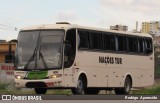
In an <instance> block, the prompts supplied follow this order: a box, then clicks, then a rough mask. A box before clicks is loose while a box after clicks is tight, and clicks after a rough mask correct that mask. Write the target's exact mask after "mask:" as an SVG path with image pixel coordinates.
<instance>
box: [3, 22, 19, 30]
mask: <svg viewBox="0 0 160 103" xmlns="http://www.w3.org/2000/svg"><path fill="white" fill-rule="evenodd" d="M0 29H3V30H14V31H18V28H17V27H13V26H8V25H4V24H0Z"/></svg>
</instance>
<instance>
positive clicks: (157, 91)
mask: <svg viewBox="0 0 160 103" xmlns="http://www.w3.org/2000/svg"><path fill="white" fill-rule="evenodd" d="M132 94H160V86H156V87H153V88H150V89H142V90H137V91H133V92H132Z"/></svg>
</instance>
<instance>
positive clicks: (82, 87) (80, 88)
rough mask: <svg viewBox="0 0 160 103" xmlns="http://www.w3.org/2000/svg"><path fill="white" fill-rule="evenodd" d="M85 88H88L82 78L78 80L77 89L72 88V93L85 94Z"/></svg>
mask: <svg viewBox="0 0 160 103" xmlns="http://www.w3.org/2000/svg"><path fill="white" fill-rule="evenodd" d="M85 88H86V83H85V80H84V79H83V78H82V77H80V78H79V79H78V83H77V87H76V88H72V89H71V91H72V93H73V94H84V90H85Z"/></svg>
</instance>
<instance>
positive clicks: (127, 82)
mask: <svg viewBox="0 0 160 103" xmlns="http://www.w3.org/2000/svg"><path fill="white" fill-rule="evenodd" d="M131 87H132V81H131V79H130V78H129V77H126V79H125V83H124V87H123V88H115V93H116V94H129V92H130V90H131Z"/></svg>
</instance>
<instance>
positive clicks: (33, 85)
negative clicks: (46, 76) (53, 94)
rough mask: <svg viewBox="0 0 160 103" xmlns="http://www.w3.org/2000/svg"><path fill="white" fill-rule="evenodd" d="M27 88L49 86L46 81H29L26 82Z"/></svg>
mask: <svg viewBox="0 0 160 103" xmlns="http://www.w3.org/2000/svg"><path fill="white" fill-rule="evenodd" d="M26 87H27V88H36V87H39V88H41V87H47V85H46V84H45V83H44V82H27V83H26Z"/></svg>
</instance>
